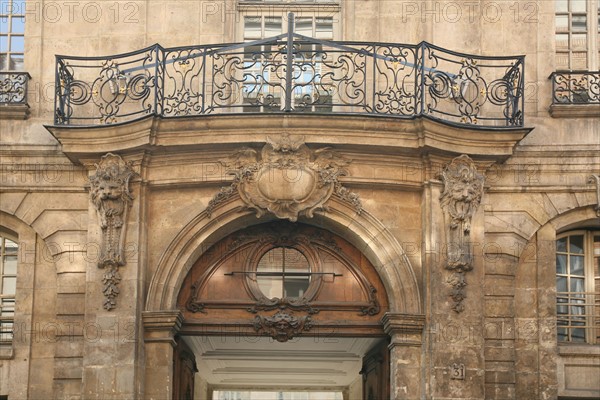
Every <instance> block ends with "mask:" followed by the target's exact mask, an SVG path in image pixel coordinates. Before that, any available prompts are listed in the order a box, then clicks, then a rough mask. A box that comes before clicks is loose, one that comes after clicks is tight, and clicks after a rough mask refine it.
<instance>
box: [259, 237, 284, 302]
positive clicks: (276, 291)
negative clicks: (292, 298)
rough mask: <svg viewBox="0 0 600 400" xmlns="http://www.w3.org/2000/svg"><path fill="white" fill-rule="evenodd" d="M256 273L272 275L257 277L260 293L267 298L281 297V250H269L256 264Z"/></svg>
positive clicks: (280, 248) (279, 248)
mask: <svg viewBox="0 0 600 400" xmlns="http://www.w3.org/2000/svg"><path fill="white" fill-rule="evenodd" d="M256 272H260V273H269V274H273V275H272V276H257V277H256V282H257V283H258V287H259V288H260V290H261V292H262V293H263V294H264V295H265V296H266V297H268V298H273V297H278V298H281V297H282V296H283V248H282V247H278V248H275V249H272V250H269V251H268V252H267V253H266V254H265V255H264V256H263V257H262V258H261V259H260V261H259V262H258V266H257V267H256Z"/></svg>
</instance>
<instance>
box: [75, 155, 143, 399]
mask: <svg viewBox="0 0 600 400" xmlns="http://www.w3.org/2000/svg"><path fill="white" fill-rule="evenodd" d="M114 157H118V156H114ZM103 160H104V158H103ZM124 161H125V162H126V164H127V168H132V169H133V171H135V172H136V173H137V174H140V172H141V169H142V164H143V162H142V161H143V156H137V157H136V156H132V157H128V158H127V160H124ZM98 162H99V160H98V159H96V160H90V161H89V163H87V162H86V165H89V171H90V176H91V177H92V182H91V186H92V187H91V192H92V193H91V196H90V204H89V208H88V210H89V212H88V221H89V225H88V248H90V249H95V250H96V251H93V250H90V251H88V254H87V271H86V283H85V286H86V291H85V324H84V332H83V336H84V344H83V377H82V379H83V390H82V393H83V397H84V398H85V399H138V398H140V397H141V395H142V389H141V383H140V382H141V375H142V373H141V372H140V369H139V365H140V364H141V354H143V352H142V346H143V344H142V343H141V340H140V338H141V327H140V325H139V324H138V323H137V321H139V318H140V315H141V311H142V309H143V303H144V299H143V295H142V293H143V287H144V279H145V276H144V269H143V265H144V264H145V262H144V260H145V258H144V257H145V223H146V222H145V207H144V202H145V185H143V184H142V183H141V181H140V179H136V180H135V181H133V182H129V181H128V179H129V177H128V178H127V179H121V177H120V176H119V175H118V174H117V173H115V172H114V171H112V170H110V171H108V172H106V173H104V175H103V176H100V177H99V173H100V171H101V168H100V167H101V166H102V165H99V166H98V165H97V166H94V167H92V165H93V164H94V163H96V164H97V163H98ZM123 165H124V164H122V163H119V165H118V168H124V167H123ZM114 168H117V167H114ZM115 177H116V178H115ZM94 178H96V179H99V182H94V181H93V179H94ZM119 184H122V185H129V187H117V186H118V185H119ZM103 185H104V186H103ZM121 195H122V196H128V197H129V198H132V199H133V200H132V201H129V200H127V201H122V199H120V198H119V197H118V196H121ZM99 202H104V204H100V205H99ZM121 206H122V207H121ZM119 207H121V208H119ZM111 210H114V211H111ZM115 214H116V217H115ZM106 217H109V218H110V219H109V220H106ZM120 234H122V236H119V235H120Z"/></svg>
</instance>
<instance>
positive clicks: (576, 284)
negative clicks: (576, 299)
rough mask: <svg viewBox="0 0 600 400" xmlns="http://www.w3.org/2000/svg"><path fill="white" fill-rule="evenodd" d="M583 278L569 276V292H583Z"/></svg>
mask: <svg viewBox="0 0 600 400" xmlns="http://www.w3.org/2000/svg"><path fill="white" fill-rule="evenodd" d="M583 282H584V280H583V279H579V278H571V292H574V293H578V292H584V291H585V286H584V284H583Z"/></svg>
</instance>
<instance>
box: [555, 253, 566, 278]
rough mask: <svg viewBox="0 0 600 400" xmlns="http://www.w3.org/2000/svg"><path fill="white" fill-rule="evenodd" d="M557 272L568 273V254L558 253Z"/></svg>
mask: <svg viewBox="0 0 600 400" xmlns="http://www.w3.org/2000/svg"><path fill="white" fill-rule="evenodd" d="M556 273H557V274H566V273H567V256H566V255H562V254H557V255H556Z"/></svg>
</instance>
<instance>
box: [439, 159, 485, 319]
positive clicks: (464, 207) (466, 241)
mask: <svg viewBox="0 0 600 400" xmlns="http://www.w3.org/2000/svg"><path fill="white" fill-rule="evenodd" d="M442 179H443V181H444V191H443V193H442V195H441V197H440V204H441V206H442V208H443V209H444V211H445V212H446V215H447V217H448V219H449V221H448V223H447V238H448V243H447V257H448V259H447V263H446V269H448V270H450V271H453V272H454V274H453V276H452V277H451V278H450V279H449V280H448V283H449V284H450V285H451V286H452V291H451V294H450V296H451V297H452V299H453V301H454V304H453V306H452V309H453V310H454V311H456V312H461V311H463V310H464V305H463V300H464V298H465V297H466V289H465V287H466V285H467V283H466V279H465V273H466V272H468V271H471V270H472V269H473V254H472V249H471V241H470V234H471V219H472V217H473V214H474V213H475V211H476V210H477V207H479V204H480V203H481V196H482V195H483V183H484V177H483V175H481V174H480V173H479V172H477V168H476V167H475V164H474V163H473V161H472V160H471V159H470V158H469V157H468V156H467V155H464V154H463V155H461V156H459V157H456V158H455V159H454V160H452V162H451V163H450V164H448V165H447V166H446V168H445V169H444V171H443V172H442Z"/></svg>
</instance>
